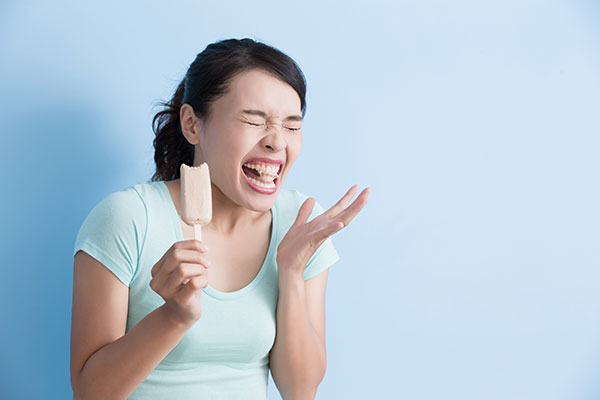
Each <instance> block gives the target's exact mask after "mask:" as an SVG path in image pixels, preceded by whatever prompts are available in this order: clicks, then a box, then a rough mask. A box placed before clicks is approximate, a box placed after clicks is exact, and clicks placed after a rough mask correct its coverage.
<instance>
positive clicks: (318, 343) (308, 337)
mask: <svg viewBox="0 0 600 400" xmlns="http://www.w3.org/2000/svg"><path fill="white" fill-rule="evenodd" d="M320 275H321V276H319V277H315V278H313V280H318V281H319V283H318V285H317V288H316V289H312V291H311V292H310V297H309V293H306V291H305V285H306V284H305V282H304V280H303V278H302V275H299V276H291V275H288V274H286V273H285V272H284V271H282V272H280V277H279V300H278V303H277V336H276V338H275V344H274V345H273V348H272V349H271V354H270V368H271V374H272V375H273V381H274V382H275V384H276V385H277V389H279V392H280V393H281V396H282V397H283V399H285V400H307V399H310V400H312V399H314V398H315V395H316V393H317V388H318V386H319V383H321V381H322V380H323V376H324V375H325V368H326V364H327V361H326V358H327V356H326V352H325V337H324V336H325V326H324V313H325V310H324V307H325V304H324V298H325V285H326V280H327V271H325V272H323V273H321V274H320ZM315 290H316V291H315ZM317 294H318V295H317ZM314 310H317V312H315V311H314ZM311 311H312V312H311Z"/></svg>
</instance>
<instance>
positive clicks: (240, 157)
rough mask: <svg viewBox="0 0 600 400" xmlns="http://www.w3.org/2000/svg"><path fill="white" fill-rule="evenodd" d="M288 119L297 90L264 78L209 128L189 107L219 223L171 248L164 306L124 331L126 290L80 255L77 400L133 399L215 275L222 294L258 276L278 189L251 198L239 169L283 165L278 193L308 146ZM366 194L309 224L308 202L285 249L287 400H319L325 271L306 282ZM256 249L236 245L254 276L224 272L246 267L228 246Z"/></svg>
mask: <svg viewBox="0 0 600 400" xmlns="http://www.w3.org/2000/svg"><path fill="white" fill-rule="evenodd" d="M248 108H252V109H260V110H263V111H265V112H266V113H267V114H268V117H267V119H266V120H265V119H264V118H261V117H258V116H243V115H241V114H240V113H239V111H240V110H242V109H248ZM289 115H301V113H300V99H299V97H298V95H297V93H296V92H295V91H294V90H293V89H292V88H291V87H290V86H289V85H288V84H286V83H284V82H282V81H280V80H278V79H276V78H275V77H273V76H271V75H269V74H268V73H265V72H263V71H260V70H251V71H247V72H244V73H242V74H240V75H238V76H236V77H235V78H234V79H233V80H232V81H231V83H230V86H229V90H228V92H227V93H226V94H225V95H223V96H222V97H220V98H219V99H217V100H216V101H215V102H214V103H213V104H212V105H211V112H210V114H209V115H208V116H207V117H206V118H204V119H202V118H199V117H198V116H196V115H195V114H194V113H193V110H192V109H191V107H190V106H189V105H184V106H183V107H182V108H181V112H180V119H181V126H182V131H183V133H184V135H185V137H186V139H187V140H188V141H189V142H190V143H191V144H193V145H194V146H195V155H194V165H200V164H201V163H202V162H207V163H208V164H209V167H210V174H211V181H212V196H213V198H212V201H213V218H212V220H211V222H210V223H209V224H208V225H206V226H205V227H203V234H202V236H203V242H201V241H198V240H183V241H180V242H177V243H174V244H173V246H171V247H170V248H169V249H168V250H167V251H166V252H165V254H164V255H163V257H162V258H161V259H160V260H159V261H158V262H157V263H156V264H155V265H154V266H153V268H152V277H153V278H152V280H151V282H150V287H151V288H152V289H153V290H154V291H156V292H157V293H158V294H159V295H160V296H161V297H162V298H163V299H164V300H165V303H164V304H163V305H162V306H161V307H159V308H157V309H156V310H154V311H152V312H151V313H149V314H148V315H147V316H146V317H144V318H143V319H142V320H141V321H140V322H138V323H137V324H136V325H135V326H134V327H133V328H132V329H131V330H129V331H128V332H127V333H125V327H126V321H127V306H128V294H129V291H128V288H127V287H126V286H125V285H124V284H123V283H122V282H120V281H119V280H118V279H117V278H116V277H115V276H114V275H113V274H112V273H111V272H110V271H109V270H108V269H107V268H106V267H105V266H103V265H102V264H101V263H100V262H99V261H97V260H95V259H94V258H93V257H91V256H90V255H88V254H87V253H85V252H83V251H79V252H78V253H77V254H76V255H75V260H74V278H73V311H72V320H71V384H72V387H73V392H74V398H76V399H79V398H84V399H95V398H98V399H105V398H114V399H119V398H126V397H128V396H129V395H130V394H131V393H132V392H133V391H134V390H135V389H136V388H137V387H138V386H139V385H140V384H141V383H142V382H143V380H144V379H145V378H146V377H147V376H148V375H149V374H150V373H151V372H152V371H153V370H154V368H155V367H156V366H157V365H158V364H159V363H160V362H161V361H162V359H163V358H164V357H165V356H166V355H167V354H168V353H169V352H170V351H171V350H172V349H173V348H174V347H175V346H176V345H177V343H179V341H180V340H181V339H182V338H183V336H184V335H185V333H186V332H187V331H188V330H189V329H190V328H191V327H192V326H193V324H194V323H195V322H196V321H198V319H199V318H201V316H202V310H201V308H200V302H199V301H198V299H199V297H200V296H201V294H202V289H203V288H204V287H206V285H207V284H208V271H211V274H212V273H213V272H215V270H218V271H219V272H218V273H215V274H212V275H211V276H210V278H211V286H212V285H213V282H214V283H215V285H216V286H217V288H221V287H225V288H227V287H229V288H231V287H234V288H237V287H238V286H240V285H241V286H245V284H247V283H249V281H250V280H251V279H252V278H253V276H254V275H255V274H256V272H257V270H256V268H257V266H260V264H262V260H263V259H264V257H265V254H266V251H267V247H266V246H267V245H268V241H269V237H270V234H269V229H270V224H271V213H270V209H271V208H272V206H273V204H274V203H275V200H276V198H277V194H278V192H276V193H274V194H272V195H265V194H261V193H258V192H256V191H254V190H253V189H252V188H251V187H250V186H249V185H248V184H247V183H246V181H245V179H244V177H243V176H242V170H241V165H242V163H243V161H245V160H247V159H248V158H250V157H268V158H272V159H282V160H284V161H285V164H284V169H283V171H282V173H281V174H280V185H281V183H282V182H283V181H284V180H285V178H286V176H287V174H288V173H289V171H290V169H291V167H292V165H293V164H294V162H295V160H296V159H297V157H298V156H299V154H300V150H301V147H302V137H301V132H299V131H293V130H292V129H291V128H297V127H299V126H301V121H300V122H294V123H291V122H286V123H283V122H284V121H283V119H284V118H285V117H287V116H289ZM251 124H255V125H256V124H259V125H258V126H255V125H251ZM261 124H262V125H261ZM167 186H168V187H169V190H170V192H171V196H172V199H173V201H174V204H175V206H176V208H177V210H178V207H179V180H174V181H170V182H167ZM357 190H358V186H357V185H354V186H352V187H351V188H350V190H348V192H347V193H346V194H345V195H344V196H343V197H342V198H341V199H340V200H339V201H338V202H337V203H336V204H335V205H333V206H332V207H331V208H330V209H328V210H327V211H325V213H323V214H322V215H321V216H318V217H317V218H315V219H313V220H312V221H311V222H309V223H306V220H307V218H308V216H309V215H310V212H311V210H312V208H313V206H314V199H313V198H309V199H307V200H306V201H305V202H304V204H303V205H302V206H301V208H300V210H299V212H298V215H297V218H296V220H295V222H294V224H293V225H292V227H291V228H290V230H289V231H288V233H287V234H286V235H285V237H284V238H283V239H282V241H281V243H280V244H279V247H278V256H277V265H278V276H279V278H278V279H279V300H278V305H277V337H276V340H275V344H274V346H273V349H272V350H271V358H270V359H271V363H270V368H271V372H272V375H273V378H274V381H275V383H276V385H277V387H278V389H279V391H280V393H281V394H282V396H283V398H284V399H286V400H287V399H304V398H314V395H315V393H316V390H317V387H318V384H319V383H320V381H321V380H322V378H323V376H324V373H325V364H326V361H325V360H326V356H325V290H326V281H327V270H326V271H324V272H322V273H321V274H319V275H317V276H316V277H313V278H311V279H309V280H308V281H306V282H305V281H304V280H303V277H302V273H303V271H304V267H305V266H306V264H307V262H308V260H309V258H310V257H311V256H312V254H314V252H315V251H316V249H317V248H318V247H319V246H320V245H321V244H322V243H323V241H324V240H325V239H326V238H327V237H329V236H331V235H332V234H333V233H335V232H337V231H339V230H340V229H342V228H343V227H345V226H348V224H349V223H350V222H351V221H352V219H353V218H354V217H355V216H356V215H357V214H358V213H359V212H360V210H361V209H362V208H363V207H364V205H365V204H366V203H367V201H368V193H369V189H368V188H367V189H365V190H363V191H362V192H361V193H360V194H359V195H358V197H357V198H356V199H355V200H354V201H353V202H352V203H351V204H350V205H348V204H349V203H350V201H351V199H352V198H353V197H354V195H355V194H356V192H357ZM178 211H179V210H178ZM182 229H183V230H184V237H193V234H190V230H189V229H191V227H188V228H186V227H185V226H182ZM249 240H254V241H255V242H253V243H252V244H251V245H249V246H246V247H238V248H241V249H242V250H241V251H240V252H239V253H241V254H242V259H244V258H245V259H247V260H253V261H251V262H248V263H246V264H249V265H250V267H253V268H254V270H252V268H250V269H249V270H247V271H246V275H244V274H243V270H242V269H241V267H240V268H239V269H235V268H234V269H230V270H227V269H226V268H221V267H224V266H225V265H228V264H234V265H238V266H240V265H242V263H241V262H239V263H237V264H236V262H232V260H231V259H227V258H225V256H224V254H231V253H237V252H231V251H226V250H227V249H228V248H231V243H249V242H248V241H249ZM228 245H229V246H228ZM233 261H235V260H233ZM219 274H220V275H219ZM233 281H235V282H234V283H233V284H232V283H231V282H233ZM227 282H229V283H228V284H227Z"/></svg>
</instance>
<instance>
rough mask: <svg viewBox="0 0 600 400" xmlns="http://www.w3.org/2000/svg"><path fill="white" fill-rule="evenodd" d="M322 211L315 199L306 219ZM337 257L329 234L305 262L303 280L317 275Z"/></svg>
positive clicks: (337, 258) (335, 260) (316, 215)
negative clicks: (306, 262)
mask: <svg viewBox="0 0 600 400" xmlns="http://www.w3.org/2000/svg"><path fill="white" fill-rule="evenodd" d="M307 198H308V197H307ZM324 211H325V210H323V207H321V205H320V204H319V203H318V202H317V201H315V205H314V207H313V210H312V212H311V214H310V216H309V217H308V220H307V221H310V220H312V219H313V218H315V217H318V216H319V215H321V214H323V212H324ZM339 259H340V256H339V254H338V252H337V250H336V249H335V247H334V246H333V240H332V236H329V237H328V238H327V239H326V240H325V241H324V242H323V244H321V246H320V247H319V248H318V249H317V251H316V252H315V254H313V255H312V257H311V258H310V260H308V264H306V268H305V269H304V280H305V281H306V280H308V279H310V278H313V277H315V276H317V275H319V274H320V273H321V272H323V271H325V270H326V269H327V268H329V267H330V266H331V265H333V264H335V263H336V262H337V261H338V260H339Z"/></svg>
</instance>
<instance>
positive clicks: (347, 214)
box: [336, 188, 371, 226]
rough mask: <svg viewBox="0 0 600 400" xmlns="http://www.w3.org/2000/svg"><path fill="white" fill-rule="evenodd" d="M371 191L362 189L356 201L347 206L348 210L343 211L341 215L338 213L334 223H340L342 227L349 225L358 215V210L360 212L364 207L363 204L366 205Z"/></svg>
mask: <svg viewBox="0 0 600 400" xmlns="http://www.w3.org/2000/svg"><path fill="white" fill-rule="evenodd" d="M370 191H371V188H366V189H364V190H363V191H362V192H361V193H360V194H359V195H358V197H357V198H356V200H354V201H353V202H352V204H350V206H348V208H346V209H345V210H344V211H342V212H341V213H339V214H338V215H337V217H336V221H341V222H343V223H344V226H348V225H349V224H350V221H352V219H353V218H354V217H355V216H356V214H358V213H359V211H360V210H362V208H363V207H364V206H365V204H367V202H368V201H369V192H370Z"/></svg>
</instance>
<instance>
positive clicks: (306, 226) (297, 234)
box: [277, 185, 371, 274]
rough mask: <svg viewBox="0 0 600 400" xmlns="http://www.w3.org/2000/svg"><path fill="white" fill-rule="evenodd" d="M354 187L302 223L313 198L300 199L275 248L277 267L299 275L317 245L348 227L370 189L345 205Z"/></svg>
mask: <svg viewBox="0 0 600 400" xmlns="http://www.w3.org/2000/svg"><path fill="white" fill-rule="evenodd" d="M357 190H358V185H354V186H352V187H351V188H350V189H349V190H348V191H347V192H346V194H345V195H344V196H342V198H341V199H339V200H338V202H337V203H335V204H334V205H333V206H332V207H331V208H330V209H329V210H327V211H325V212H324V213H323V214H321V215H319V216H317V217H315V218H314V219H312V220H311V221H310V222H308V223H307V222H306V220H307V219H308V217H309V216H310V213H311V212H312V209H313V207H314V205H315V199H314V198H312V197H309V198H308V199H306V200H305V201H304V203H303V204H302V206H301V207H300V210H298V216H297V217H296V220H295V221H294V223H293V224H292V226H291V227H290V230H289V231H288V233H287V234H286V235H285V236H284V238H283V239H282V240H281V243H280V244H279V246H278V247H277V265H278V268H279V269H280V270H281V269H283V268H285V269H287V270H288V271H289V272H292V273H297V274H302V273H303V272H304V268H305V267H306V264H307V263H308V260H310V258H311V257H312V255H313V254H314V253H315V251H317V249H318V248H319V246H321V244H323V242H324V241H325V240H326V239H327V238H328V237H329V236H331V235H333V234H334V233H336V232H337V231H339V230H341V229H342V228H344V227H346V226H348V224H350V221H352V219H354V217H355V216H356V215H357V214H358V213H359V211H360V210H361V209H362V208H363V207H364V205H365V204H367V201H368V200H369V198H368V195H369V192H370V190H371V189H370V188H366V189H364V190H363V191H362V192H361V193H360V194H359V195H358V196H357V197H356V199H355V200H354V201H353V202H352V204H350V205H349V206H348V207H346V206H347V205H348V203H349V202H350V200H351V199H352V197H354V194H355V193H356V191H357Z"/></svg>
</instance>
